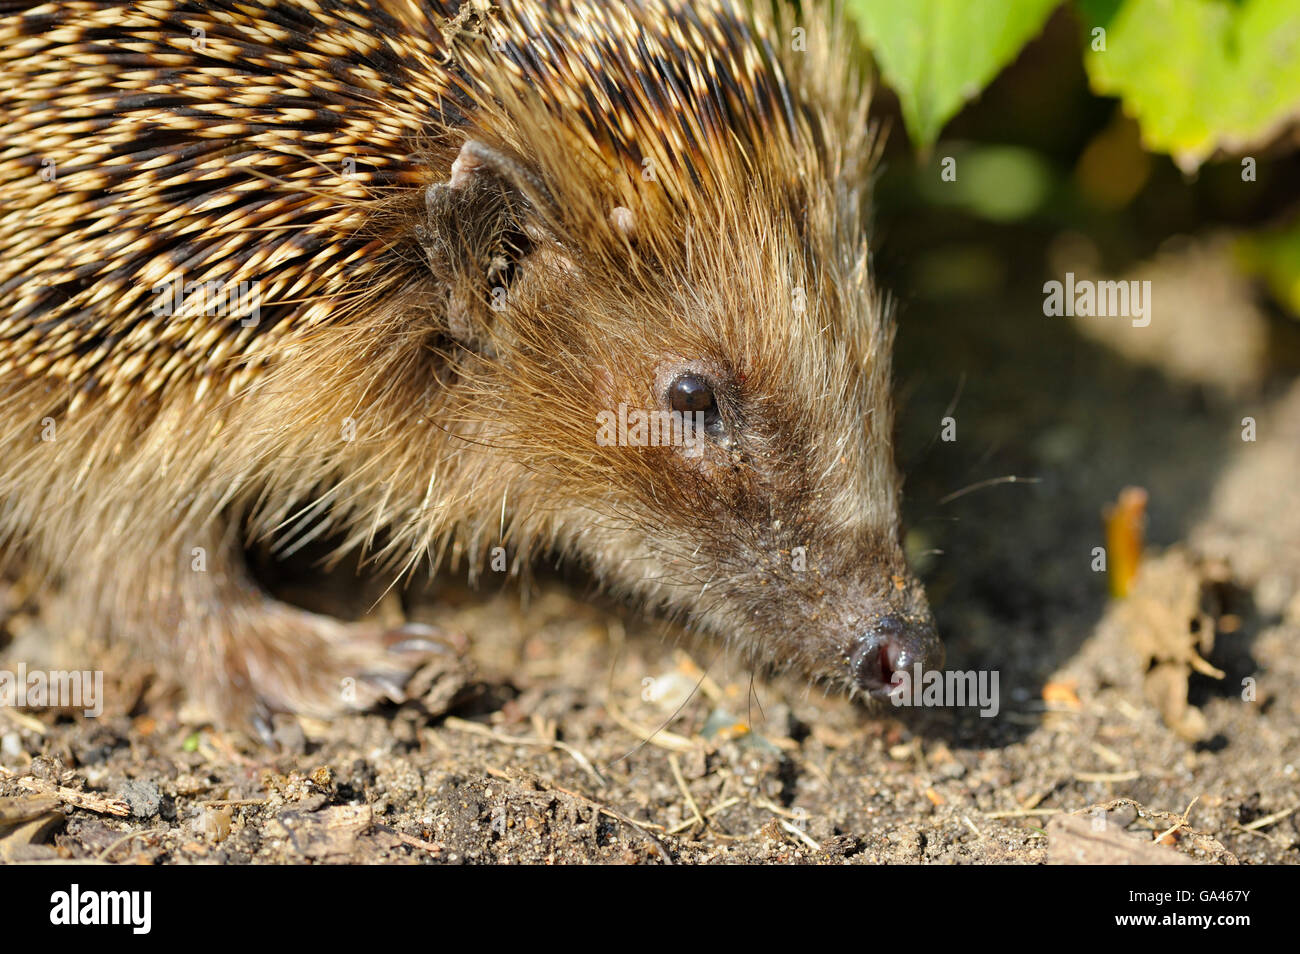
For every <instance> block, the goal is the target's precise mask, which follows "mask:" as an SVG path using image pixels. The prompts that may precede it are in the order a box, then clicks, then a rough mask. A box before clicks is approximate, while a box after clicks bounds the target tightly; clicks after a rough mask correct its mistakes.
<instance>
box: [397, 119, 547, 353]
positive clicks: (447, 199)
mask: <svg viewBox="0 0 1300 954" xmlns="http://www.w3.org/2000/svg"><path fill="white" fill-rule="evenodd" d="M550 207H551V196H550V192H549V191H548V190H547V188H546V186H545V184H544V183H543V182H542V181H541V179H540V178H539V177H538V176H537V175H536V174H534V173H533V172H532V171H531V170H530V169H528V168H527V167H526V166H524V165H523V164H522V163H520V162H518V161H517V160H515V159H513V158H512V157H510V156H508V155H506V154H505V153H503V152H501V151H500V150H498V149H494V148H493V147H491V146H488V145H486V144H484V143H482V142H479V141H477V140H474V139H471V140H468V141H466V143H465V144H464V145H463V146H462V147H461V150H460V153H459V154H458V155H457V156H456V159H455V161H454V162H453V163H452V165H451V173H450V175H449V176H448V178H447V180H446V181H445V182H435V183H433V184H432V185H430V186H429V187H428V189H427V190H426V191H425V222H424V223H423V224H422V225H420V226H417V227H416V237H417V240H418V241H419V242H420V245H421V246H422V247H423V249H424V251H425V254H426V256H427V257H428V261H429V266H430V269H431V270H432V272H433V275H434V278H435V279H436V280H437V281H438V283H439V284H440V285H441V286H442V287H443V288H444V289H445V290H446V294H447V311H446V326H445V331H446V333H447V334H448V335H449V336H450V337H451V338H452V339H454V340H455V341H457V342H458V343H460V344H461V345H462V346H463V347H465V348H468V349H469V350H471V351H473V352H476V353H479V354H487V355H493V354H495V352H496V348H495V347H494V345H493V341H496V340H499V339H500V337H501V335H502V334H504V333H506V329H503V328H502V327H501V323H500V322H498V321H496V320H495V318H496V316H497V314H498V313H499V312H501V311H502V310H503V305H504V304H505V300H506V296H507V294H508V293H509V288H510V285H511V284H512V283H513V282H514V281H516V280H517V279H518V277H519V275H520V273H521V272H522V270H523V269H524V268H525V267H526V266H525V262H526V260H527V259H528V258H529V256H530V255H532V253H533V249H534V247H535V246H536V244H537V242H538V240H540V239H541V237H542V232H541V226H540V225H539V224H538V223H539V220H540V219H541V218H542V216H539V215H538V214H537V213H538V212H539V211H542V210H544V209H549V208H550Z"/></svg>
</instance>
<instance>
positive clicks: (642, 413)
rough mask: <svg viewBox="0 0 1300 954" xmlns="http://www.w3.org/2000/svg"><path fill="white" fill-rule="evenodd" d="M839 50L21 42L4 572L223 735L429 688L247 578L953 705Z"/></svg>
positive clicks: (348, 41)
mask: <svg viewBox="0 0 1300 954" xmlns="http://www.w3.org/2000/svg"><path fill="white" fill-rule="evenodd" d="M844 35H845V30H844V27H843V24H842V23H841V22H840V21H839V20H838V19H837V17H836V16H835V15H833V14H830V13H828V12H826V11H820V10H813V11H810V12H808V13H807V19H806V20H804V21H801V22H799V23H795V22H794V21H787V20H786V19H784V18H783V15H782V14H780V13H779V12H778V13H773V14H771V15H766V14H757V13H753V12H750V11H748V10H746V9H744V8H742V7H740V6H738V5H736V4H735V3H734V2H733V0H706V2H699V3H693V2H689V0H640V2H634V3H628V4H607V3H604V2H601V0H557V2H541V0H511V2H503V3H501V4H500V5H499V6H489V5H488V4H486V3H481V2H465V3H460V4H458V3H454V2H446V3H436V2H435V3H425V2H422V0H386V2H380V0H310V2H298V3H288V2H279V0H216V2H211V3H194V2H188V0H139V2H133V3H121V2H98V0H76V2H72V0H69V2H62V0H59V2H54V3H45V4H40V5H37V4H25V3H11V4H4V5H3V6H0V118H2V119H3V121H4V124H5V128H6V137H5V144H4V147H3V151H0V188H3V190H4V193H5V196H6V204H5V208H4V210H3V211H2V212H0V290H2V291H3V298H2V299H0V302H2V303H0V455H2V457H0V533H3V535H4V542H5V544H6V545H7V546H8V547H9V548H10V549H13V550H20V551H22V552H23V553H24V554H26V555H27V556H29V557H30V558H31V559H32V560H33V561H34V562H35V563H36V564H37V565H39V566H41V567H43V568H44V569H45V570H46V572H47V573H48V574H49V576H50V578H51V582H52V583H54V584H57V585H58V586H59V587H60V588H61V589H62V590H63V591H64V593H65V595H66V596H67V597H68V601H67V602H68V605H73V606H76V607H79V608H80V612H81V613H82V614H83V619H84V622H85V624H86V626H87V628H90V629H97V628H105V629H107V630H108V631H109V633H110V634H111V635H113V636H115V637H117V638H122V639H125V640H128V641H129V642H131V643H132V644H133V645H135V646H137V647H139V648H141V649H143V650H145V651H147V652H149V653H150V654H151V656H152V657H153V658H154V659H156V660H157V661H158V663H159V665H160V667H161V668H162V669H163V670H164V671H166V672H168V673H169V674H171V675H172V676H175V677H177V678H180V679H182V680H183V681H184V682H185V683H186V685H187V686H188V688H189V690H190V692H191V694H192V695H193V696H194V697H195V698H196V700H198V701H199V702H200V703H201V704H202V705H203V706H204V707H205V708H206V709H208V710H209V711H210V712H211V713H212V714H213V715H214V716H215V717H217V718H219V719H239V718H245V717H247V716H248V715H249V714H250V713H254V712H264V711H266V710H276V709H279V710H287V711H298V712H304V713H311V714H318V715H328V714H330V713H332V712H335V711H337V710H338V709H340V708H343V707H345V706H346V705H348V704H354V703H358V702H359V703H363V704H364V703H366V702H369V701H371V700H373V699H374V698H377V697H378V696H379V695H385V694H386V695H390V696H394V695H397V694H398V693H397V690H398V688H400V685H401V676H402V675H403V673H404V671H405V670H404V667H405V666H406V665H407V662H406V661H404V657H402V656H401V655H400V654H398V653H394V652H392V651H390V649H389V647H390V646H391V644H392V639H391V638H390V636H391V634H384V633H379V632H376V631H374V630H373V629H371V628H369V627H368V626H365V625H362V624H345V623H342V622H340V621H337V620H333V619H328V618H325V617H322V616H318V615H313V614H310V613H307V612H304V611H302V610H299V609H296V608H293V607H290V606H287V605H284V604H281V603H278V602H276V601H274V600H272V599H271V598H270V597H269V596H268V595H267V594H265V593H264V592H263V591H262V590H261V589H260V588H259V587H258V585H257V584H256V583H255V582H254V581H253V580H252V578H251V577H250V576H249V574H248V572H247V569H246V568H245V566H244V564H243V560H242V556H241V554H242V551H243V547H244V546H245V544H246V543H247V542H248V541H249V539H255V540H267V539H270V540H274V541H276V543H277V544H278V545H279V546H280V547H282V548H286V549H292V548H294V547H296V546H299V545H302V544H303V543H305V542H307V541H310V540H312V539H315V538H318V537H321V536H324V535H331V536H333V537H335V538H339V539H341V540H342V541H343V542H342V544H341V547H342V548H343V549H360V550H363V551H367V552H368V553H369V554H370V555H371V556H373V557H375V558H377V559H382V560H385V561H387V562H388V563H390V564H392V565H393V566H395V567H396V568H398V569H400V570H402V571H410V570H413V569H415V568H417V567H421V566H424V567H436V566H438V565H440V564H441V563H443V562H444V561H446V560H448V559H449V558H450V559H453V560H456V561H462V560H463V561H464V562H466V563H467V564H468V565H469V567H470V570H471V574H473V573H474V572H475V571H476V569H477V568H478V567H480V566H481V565H482V564H483V562H484V559H485V556H486V554H488V553H489V552H490V551H491V550H492V548H494V547H504V548H505V550H506V552H508V553H509V554H510V557H511V560H512V565H513V566H514V567H515V568H516V569H517V568H519V567H521V566H524V565H526V564H527V561H528V560H529V558H530V557H531V556H533V555H534V554H536V553H538V552H539V551H550V552H553V553H556V554H559V555H562V556H566V557H569V558H571V559H574V560H576V561H578V562H581V563H583V564H585V565H587V566H588V567H589V568H590V570H591V571H592V573H593V574H594V576H595V577H596V578H597V579H599V580H601V581H602V582H604V583H606V584H607V585H609V586H610V587H611V588H612V589H615V590H617V591H619V592H622V593H625V594H627V595H628V596H630V597H633V598H635V599H639V600H640V601H641V602H643V603H644V604H645V605H647V606H648V607H651V608H654V609H656V610H659V611H662V612H665V613H667V614H668V615H670V616H679V617H681V618H682V619H684V620H685V621H687V622H688V623H689V624H691V625H693V626H697V627H699V628H701V629H704V630H707V631H710V632H712V633H715V634H717V635H718V636H719V637H721V638H723V639H725V640H728V641H729V642H731V643H732V644H733V645H734V646H735V647H736V648H737V649H739V650H741V651H742V652H744V653H745V654H746V658H747V659H748V660H750V661H752V662H753V663H754V664H757V665H767V664H773V665H775V666H777V667H778V668H793V669H797V670H800V671H802V672H804V673H805V674H807V675H808V676H809V677H810V678H811V679H813V680H821V681H823V682H826V683H828V684H832V685H835V686H838V687H847V688H861V689H865V690H868V691H871V692H875V693H877V694H878V693H879V692H880V691H881V690H882V687H883V686H885V685H886V684H887V683H888V681H889V677H890V676H891V674H892V673H893V672H894V671H896V670H898V669H902V668H909V667H910V665H911V663H912V662H913V661H915V662H921V663H925V664H929V663H933V662H934V660H935V658H936V655H937V652H938V648H937V641H936V639H935V636H934V632H933V625H932V623H931V622H930V618H929V613H928V609H927V607H926V604H925V599H924V595H923V593H922V592H921V588H920V586H919V585H918V584H917V583H916V581H915V580H914V579H913V578H912V576H911V575H910V574H909V573H908V571H907V568H906V566H905V564H904V561H903V557H902V553H901V549H900V544H899V523H898V497H899V478H898V475H897V472H896V470H895V468H894V463H893V454H892V410H891V401H890V395H889V352H890V347H891V330H890V325H889V322H888V321H887V319H886V316H885V315H884V313H883V309H882V306H881V303H880V301H879V299H878V297H877V295H876V294H875V292H874V290H873V288H872V285H871V281H870V276H869V273H868V253H867V244H866V238H865V227H866V216H867V209H866V201H867V197H868V194H869V191H868V182H867V178H868V173H869V166H870V159H871V155H872V142H871V139H870V136H869V134H868V131H867V130H868V127H867V123H866V117H865V114H864V104H865V102H866V91H865V90H864V88H863V84H862V80H861V78H860V77H859V75H858V74H857V73H856V72H855V70H854V68H853V66H852V62H853V57H852V56H851V55H850V50H849V49H848V47H847V44H846V41H845V40H844V39H843V36H844ZM647 420H649V421H650V422H651V423H653V422H654V421H664V422H667V424H668V427H667V430H665V431H664V432H663V434H661V435H659V436H661V437H662V436H664V434H666V435H667V438H666V439H664V440H658V439H654V437H653V436H652V435H647V434H645V433H644V428H642V427H641V424H644V422H645V421H647ZM629 422H630V423H629ZM674 428H676V429H675V430H674ZM611 434H613V439H609V438H610V435H611ZM352 675H364V676H367V677H370V678H369V680H368V682H367V684H368V685H369V686H370V687H371V689H372V690H373V691H372V692H370V693H369V694H366V693H361V694H359V695H357V696H348V697H346V698H345V697H343V696H340V693H339V689H338V687H339V685H340V680H343V679H346V678H347V677H348V676H352Z"/></svg>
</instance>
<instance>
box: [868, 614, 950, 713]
mask: <svg viewBox="0 0 1300 954" xmlns="http://www.w3.org/2000/svg"><path fill="white" fill-rule="evenodd" d="M918 663H919V664H920V666H921V671H922V672H926V671H928V670H930V669H937V668H939V667H940V666H942V665H943V645H942V644H941V643H940V642H939V637H938V634H937V633H936V632H935V628H934V623H933V622H932V621H931V620H930V619H929V617H928V616H927V617H924V618H920V619H910V618H904V617H902V616H898V615H895V614H893V613H887V614H885V615H883V616H878V617H876V618H875V620H873V621H872V623H871V625H870V626H868V627H867V629H866V631H865V632H863V633H862V634H861V635H860V636H858V638H857V640H856V641H855V642H854V645H853V651H852V653H851V655H850V657H849V671H850V676H851V678H852V679H853V682H854V684H855V685H856V686H857V687H858V688H859V689H862V690H863V691H864V692H867V693H868V694H870V695H872V696H874V697H875V698H877V699H887V698H889V693H890V690H891V689H893V688H894V687H895V685H897V680H898V679H899V678H900V675H899V674H900V673H904V672H906V673H907V674H908V675H909V676H912V675H914V672H913V667H915V666H916V665H917V664H918Z"/></svg>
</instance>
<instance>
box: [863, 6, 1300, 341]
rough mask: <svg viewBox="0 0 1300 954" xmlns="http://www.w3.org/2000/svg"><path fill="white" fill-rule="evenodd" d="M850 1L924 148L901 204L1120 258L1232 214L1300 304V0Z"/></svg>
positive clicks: (1274, 282)
mask: <svg viewBox="0 0 1300 954" xmlns="http://www.w3.org/2000/svg"><path fill="white" fill-rule="evenodd" d="M845 2H846V4H847V7H848V9H849V11H850V12H851V14H852V16H853V17H854V18H855V20H856V21H857V23H858V25H859V26H860V28H861V32H862V35H863V37H864V39H865V41H866V44H867V46H868V47H869V49H870V50H871V53H872V56H873V57H874V59H875V62H876V64H877V67H878V69H879V71H880V73H881V76H882V78H883V81H884V83H885V85H887V86H888V87H889V88H890V89H892V90H893V91H894V93H895V94H896V95H897V97H898V108H899V112H900V113H901V115H902V120H903V125H904V126H905V127H906V129H907V132H908V134H909V138H910V140H911V142H912V144H913V146H914V147H915V149H916V150H917V152H918V153H919V155H916V154H915V153H914V154H913V156H914V159H915V161H916V163H917V164H916V165H915V166H914V171H913V172H912V173H909V174H905V175H903V176H899V175H898V174H897V173H903V172H905V170H904V169H901V168H899V167H898V166H897V165H895V166H894V170H895V171H894V172H893V173H890V183H889V186H890V189H882V190H881V197H882V199H883V201H884V202H885V203H886V204H892V205H893V206H895V207H897V208H895V211H896V212H903V210H902V206H903V205H905V204H906V203H907V202H908V201H909V200H908V199H907V196H908V195H909V194H911V195H913V196H914V197H915V201H916V202H917V203H919V204H917V205H915V206H914V207H913V208H911V209H910V210H908V211H906V212H905V213H903V215H904V217H903V218H901V219H899V220H898V221H900V222H901V221H907V222H913V221H916V222H919V221H922V220H923V219H924V217H925V216H926V212H925V210H926V209H930V210H933V211H934V212H936V213H939V214H941V215H942V214H944V213H946V218H944V219H943V221H944V222H946V228H947V229H949V230H950V232H952V230H957V231H956V232H955V233H953V234H954V235H955V234H963V235H966V236H967V238H966V239H965V240H966V241H970V242H971V243H973V244H972V246H971V247H973V248H974V247H978V246H979V245H980V244H981V243H983V242H987V241H988V237H987V235H986V234H984V233H979V232H965V231H963V230H964V229H965V228H966V227H965V226H962V225H959V224H958V223H957V222H956V221H955V220H954V219H953V218H952V213H954V212H957V213H960V214H962V215H963V216H965V218H966V220H967V221H970V222H974V221H983V222H985V223H990V224H993V225H995V226H996V225H1003V226H1005V225H1012V224H1018V225H1019V226H1020V227H1022V228H1024V229H1026V230H1028V231H1027V232H1026V233H1024V234H1026V235H1028V234H1031V233H1035V232H1037V233H1038V234H1039V241H1046V240H1048V238H1047V237H1048V236H1051V235H1055V234H1058V233H1059V232H1060V231H1063V230H1064V231H1074V232H1082V233H1085V234H1087V235H1089V236H1090V239H1091V240H1093V241H1096V242H1097V243H1098V246H1099V248H1100V249H1101V250H1102V252H1103V254H1105V255H1107V256H1108V257H1110V258H1112V260H1115V259H1116V258H1124V257H1127V256H1131V255H1133V254H1150V253H1151V252H1152V251H1154V249H1155V246H1156V244H1158V242H1159V241H1160V240H1161V236H1169V235H1173V234H1178V233H1183V234H1186V233H1188V232H1196V231H1200V230H1213V229H1215V228H1216V223H1218V224H1219V225H1221V226H1228V227H1230V228H1233V229H1234V230H1235V231H1237V232H1238V234H1239V235H1240V236H1241V238H1240V240H1239V241H1238V243H1237V251H1238V260H1239V262H1240V263H1241V265H1242V267H1243V268H1244V269H1245V270H1246V271H1248V272H1250V273H1252V274H1254V275H1256V276H1258V277H1259V278H1260V279H1261V280H1262V282H1263V283H1264V284H1265V285H1266V286H1267V287H1268V289H1269V290H1270V292H1271V293H1272V294H1273V296H1274V297H1275V298H1276V299H1277V300H1278V301H1279V302H1280V303H1282V304H1283V305H1284V306H1286V307H1287V308H1288V310H1290V311H1292V312H1293V313H1295V314H1297V315H1300V202H1297V201H1296V195H1297V191H1296V189H1295V184H1296V180H1295V170H1296V168H1297V163H1296V161H1295V159H1296V157H1297V155H1298V153H1297V144H1300V137H1298V136H1295V135H1292V134H1291V131H1292V130H1294V129H1295V128H1296V126H1297V124H1298V123H1300V0H1065V2H1062V0H845ZM1053 14H1055V16H1054V15H1053ZM1045 27H1046V29H1045ZM1036 39H1037V41H1038V42H1034V41H1035V40H1036ZM1031 43H1032V46H1031V47H1030V49H1028V50H1026V49H1025V47H1026V46H1028V45H1030V44H1031ZM1012 64H1015V68H1014V69H1012V70H1008V69H1007V67H1009V66H1011V65H1012ZM1004 72H1006V73H1007V74H1008V75H1009V76H1014V77H1015V79H1014V81H1012V82H1010V83H1007V82H995V80H998V78H999V77H1000V76H1001V75H1002V74H1003V73H1004ZM990 87H991V88H990ZM975 99H978V100H979V102H978V104H977V105H974V106H972V108H970V109H965V110H963V106H965V105H966V104H967V103H968V102H970V101H972V100H975ZM945 128H946V129H947V132H946V138H945V141H944V144H943V147H942V149H940V150H936V152H937V153H938V154H937V155H935V154H933V153H931V147H932V146H933V145H934V143H935V142H936V141H937V140H938V138H939V134H940V132H941V131H944V130H945ZM1163 155H1167V156H1169V157H1170V158H1169V159H1168V160H1166V159H1163V158H1162V156H1163ZM953 160H955V162H956V163H957V164H959V165H960V168H961V174H960V176H956V175H953V176H951V177H949V178H944V176H943V168H944V162H945V161H953ZM1170 160H1172V163H1171V161H1170ZM898 161H899V157H897V156H895V159H894V162H895V163H897V162H898ZM887 165H888V161H887ZM908 165H909V166H910V165H911V163H910V162H909V163H908ZM1257 176H1258V178H1257ZM908 181H910V186H909V185H908V184H907V182H908ZM1288 183H1289V184H1290V185H1288ZM900 188H901V189H902V191H899V190H900ZM891 190H892V191H891ZM1279 200H1280V201H1279ZM918 215H920V216H921V217H922V218H921V219H917V218H916V216H918ZM909 228H910V226H909ZM1243 228H1244V229H1245V230H1246V231H1242V229H1243ZM923 245H924V246H925V247H932V245H933V243H932V242H925V243H923ZM953 253H954V249H953V248H948V249H945V250H944V254H945V255H951V254H953ZM1017 260H1019V261H1022V262H1023V261H1024V258H1023V257H1020V258H1019V259H1017ZM976 264H977V262H976V259H975V258H971V259H970V261H969V262H968V263H967V265H968V266H969V267H964V270H963V271H962V273H961V274H963V275H967V278H966V279H962V280H961V281H960V282H958V284H960V285H962V286H963V287H965V286H969V285H971V281H970V280H969V274H968V273H970V271H971V268H974V267H975V266H976ZM956 277H957V278H960V277H961V276H960V275H958V276H956Z"/></svg>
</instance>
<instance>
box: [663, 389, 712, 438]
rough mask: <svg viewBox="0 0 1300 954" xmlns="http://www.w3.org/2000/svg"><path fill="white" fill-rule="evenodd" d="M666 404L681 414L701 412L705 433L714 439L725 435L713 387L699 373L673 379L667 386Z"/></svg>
mask: <svg viewBox="0 0 1300 954" xmlns="http://www.w3.org/2000/svg"><path fill="white" fill-rule="evenodd" d="M668 406H669V407H670V408H672V409H673V410H674V411H677V412H679V413H681V414H691V415H694V414H703V415H704V431H705V433H706V434H708V435H709V436H710V437H712V438H714V439H715V440H716V439H721V438H723V437H724V436H725V432H726V427H725V426H724V425H723V423H722V414H721V413H720V412H719V411H718V401H717V398H715V397H714V394H713V387H712V386H711V385H710V384H709V382H708V381H706V380H705V379H704V378H702V377H700V376H699V375H696V374H683V375H682V376H681V377H680V378H677V379H676V380H675V381H673V383H672V384H671V385H669V387H668Z"/></svg>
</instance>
